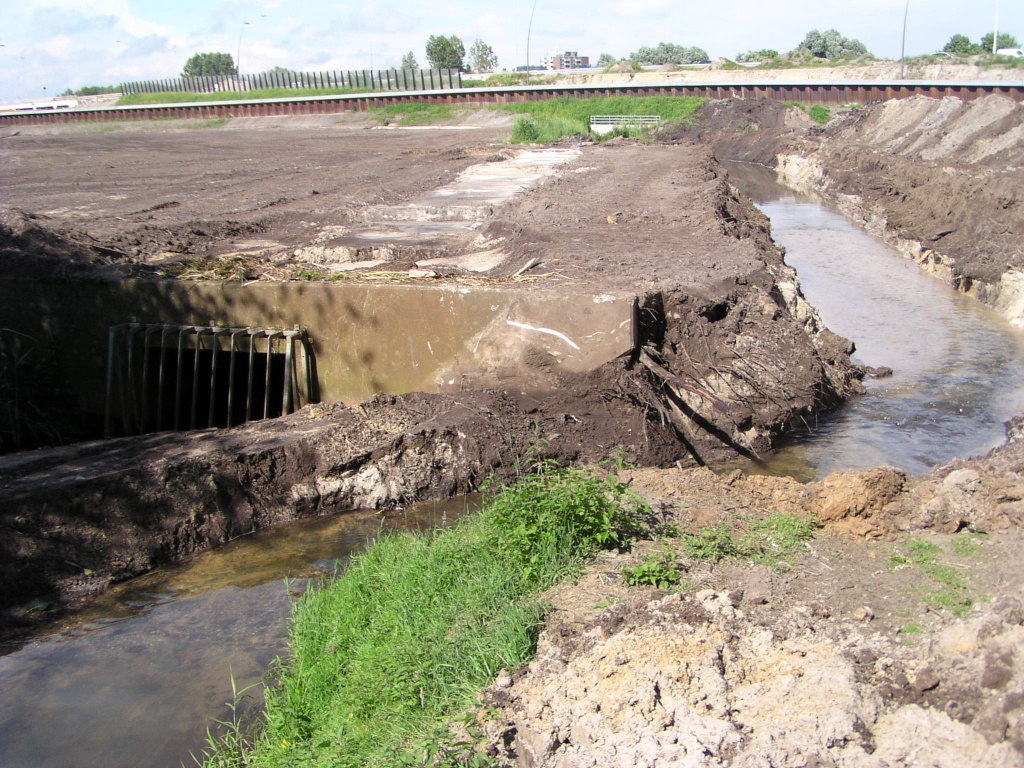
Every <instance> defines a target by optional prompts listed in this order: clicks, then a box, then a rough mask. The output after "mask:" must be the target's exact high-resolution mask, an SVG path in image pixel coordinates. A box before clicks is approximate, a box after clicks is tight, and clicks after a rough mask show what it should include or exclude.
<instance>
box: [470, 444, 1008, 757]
mask: <svg viewBox="0 0 1024 768" xmlns="http://www.w3.org/2000/svg"><path fill="white" fill-rule="evenodd" d="M1022 458H1024V447H1022V445H1021V444H1020V443H1019V442H1018V443H1011V444H1009V445H1007V446H1004V447H1002V448H999V449H996V450H995V451H993V452H992V453H991V454H989V455H988V456H986V457H984V458H982V459H978V460H974V461H966V462H965V461H957V462H953V463H952V464H950V465H948V466H946V467H942V468H938V469H936V470H934V471H933V472H931V473H929V474H928V475H926V476H923V477H920V478H908V477H906V476H905V475H903V473H900V472H898V471H896V470H892V469H888V468H879V469H874V470H867V471H865V472H861V473H837V474H835V475H832V476H829V477H828V478H826V479H825V480H823V481H822V482H820V483H813V484H810V485H808V486H803V485H801V484H799V483H796V482H794V481H791V480H787V479H780V478H768V477H756V476H752V477H745V476H743V475H742V473H740V472H734V473H732V474H730V475H726V476H717V475H714V474H713V473H711V472H709V471H708V470H703V469H701V470H684V471H671V470H669V471H664V470H661V471H656V470H638V471H636V472H634V473H632V474H631V475H628V476H627V479H628V480H629V482H631V484H632V487H633V489H634V490H636V491H638V492H639V493H641V494H642V495H643V496H645V497H647V498H648V500H649V501H651V503H652V504H653V505H654V506H655V508H656V509H660V510H661V512H662V514H663V515H664V516H665V519H666V520H669V521H674V522H675V523H676V524H677V525H678V526H679V527H680V529H681V530H682V531H684V532H686V531H689V532H692V533H697V532H699V531H701V530H703V529H705V528H706V527H708V526H711V525H719V524H725V525H728V526H730V528H731V529H732V530H733V531H734V532H736V533H737V534H738V533H739V532H741V531H742V530H743V529H744V526H746V525H749V522H748V521H749V520H751V519H757V518H764V517H766V516H768V515H771V514H776V513H785V514H792V515H795V516H798V517H799V516H806V515H808V514H814V515H816V516H817V518H818V519H819V520H821V521H823V523H824V529H823V531H822V532H821V533H820V534H819V535H818V536H816V537H815V538H814V539H812V540H811V541H809V542H807V543H806V545H805V546H806V550H805V551H804V552H803V553H802V554H798V555H797V556H796V557H795V558H794V559H793V560H792V561H791V562H789V563H781V564H780V565H779V566H777V567H769V566H768V565H754V564H752V563H748V562H743V561H732V562H730V561H728V560H725V561H722V562H718V563H716V564H709V563H707V562H697V561H694V560H693V559H692V558H690V557H689V556H687V554H686V553H685V551H684V550H683V548H682V547H681V546H680V541H679V540H678V539H674V538H671V537H670V538H667V539H664V540H662V541H659V542H648V543H645V544H643V545H642V546H639V547H637V548H635V549H634V550H633V551H631V552H628V553H620V554H608V555H605V556H603V557H601V558H600V559H599V560H598V561H597V562H595V563H594V564H593V565H591V566H590V567H589V568H588V570H587V572H586V573H585V574H584V576H583V577H582V578H581V579H580V580H579V581H578V582H577V583H575V584H572V585H562V586H559V587H557V588H556V589H554V590H552V593H551V594H550V595H549V597H550V599H551V600H552V602H553V604H554V606H555V607H554V610H553V612H552V613H551V614H550V615H549V619H548V625H547V629H546V630H545V632H544V634H543V635H542V637H541V640H540V644H539V648H538V654H537V658H536V659H535V660H534V661H533V662H531V664H530V665H529V666H528V667H527V668H526V669H521V670H515V671H513V674H511V675H509V674H502V675H499V677H498V679H497V681H496V683H495V684H494V685H493V686H492V687H491V688H489V689H488V690H487V691H485V692H484V693H483V695H482V701H483V703H484V704H485V705H487V706H489V707H492V709H490V710H487V709H484V710H481V713H480V716H481V718H482V722H483V723H484V725H485V729H486V730H487V731H488V732H489V734H490V741H489V742H488V743H487V745H486V747H487V749H488V750H489V752H490V754H492V755H493V756H495V757H496V758H498V760H499V762H501V763H502V764H504V763H506V762H510V761H513V760H514V761H516V765H529V766H556V765H557V766H598V765H643V766H651V767H653V766H668V765H687V766H725V765H730V766H735V765H743V766H747V765H750V766H754V765H772V766H794V767H795V766H807V765H815V766H850V767H852V766H864V767H865V768H867V767H868V766H871V767H872V768H884V767H888V766H909V765H922V764H926V765H932V766H950V768H952V766H962V765H992V766H1019V765H1022V764H1024V730H1022V728H1024V706H1022V705H1024V696H1022V693H1024V665H1022V664H1021V661H1020V659H1019V655H1018V649H1019V648H1020V647H1021V642H1022V640H1024V628H1022V626H1021V625H1022V623H1024V612H1022V607H1024V605H1022V603H1021V601H1020V594H1021V588H1022V586H1024V583H1022V575H1021V571H1020V568H1019V552H1020V546H1021V543H1022V539H1021V537H1022V532H1021V527H1020V524H1021V521H1022V516H1021V514H1020V510H1019V507H1020V502H1019V499H1020V498H1021V496H1022V495H1024V484H1022V482H1021V479H1020V474H1019V471H1020V467H1021V461H1022ZM958 530H959V531H960V532H959V533H957V531H958ZM983 530H984V531H986V533H985V534H980V533H976V532H980V531H983ZM922 546H923V547H926V548H928V551H929V552H930V553H932V554H931V555H930V557H932V558H933V560H932V562H930V563H923V564H922V562H920V561H913V560H912V558H911V554H910V553H911V552H912V551H920V548H921V547H922ZM914 547H917V549H913V548H914ZM666 552H668V553H669V554H670V557H672V558H673V559H675V561H676V563H677V565H678V567H679V568H680V569H681V570H682V573H683V575H684V585H683V587H682V588H681V589H680V590H679V591H674V593H670V594H668V595H666V592H665V591H664V590H661V591H659V590H655V589H652V588H636V587H628V586H626V585H625V584H624V583H623V579H622V575H621V573H622V569H623V568H624V567H626V566H631V565H636V564H637V563H639V562H641V561H642V560H644V559H645V558H648V557H650V556H662V557H663V556H664V555H665V553H666ZM943 579H945V581H943ZM950 584H955V585H956V586H955V587H950ZM972 604H973V608H972V607H971V606H972ZM961 616H962V618H960V617H961Z"/></svg>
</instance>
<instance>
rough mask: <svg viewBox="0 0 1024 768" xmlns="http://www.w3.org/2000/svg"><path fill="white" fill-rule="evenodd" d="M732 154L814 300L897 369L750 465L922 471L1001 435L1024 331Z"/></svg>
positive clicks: (869, 356)
mask: <svg viewBox="0 0 1024 768" xmlns="http://www.w3.org/2000/svg"><path fill="white" fill-rule="evenodd" d="M726 165H727V167H728V169H729V175H730V177H731V179H732V180H733V183H734V184H736V185H737V186H738V187H739V188H740V189H742V190H743V191H744V192H746V193H747V194H749V195H750V196H751V197H753V198H754V200H755V202H756V203H757V205H758V207H759V208H760V209H761V210H762V211H764V213H765V214H766V215H767V216H768V217H769V218H770V219H771V221H772V232H773V237H774V238H775V240H776V241H777V242H778V243H780V244H781V245H783V246H785V248H786V262H787V263H788V264H790V265H791V266H793V267H795V268H796V270H797V273H798V275H799V277H800V281H801V284H802V286H803V291H804V294H805V295H806V297H807V300H808V301H809V302H810V303H811V304H812V305H814V306H815V307H817V309H818V311H819V312H820V314H821V317H822V319H823V320H824V322H825V324H826V325H827V326H828V327H829V328H831V329H832V330H833V331H835V332H836V333H838V334H840V335H842V336H846V337H847V338H850V339H852V340H853V341H854V342H855V343H856V345H857V352H856V353H855V354H854V356H853V357H854V360H855V361H856V362H859V363H862V364H864V365H869V366H872V367H877V366H888V367H890V368H892V369H893V371H894V374H893V376H892V377H891V378H888V379H878V380H875V379H868V380H866V381H865V384H866V386H867V388H868V392H867V394H866V395H864V396H863V397H859V398H854V399H853V400H851V401H850V402H849V403H848V404H847V405H845V406H844V407H843V408H841V409H839V410H838V411H837V412H835V413H833V414H831V415H828V416H825V417H822V418H820V419H819V420H818V422H817V423H816V424H813V425H811V426H810V427H809V428H808V429H805V430H801V431H799V432H797V433H796V434H794V435H793V437H792V439H791V440H790V441H789V443H788V444H787V445H784V446H782V447H781V449H780V450H779V451H778V452H777V453H776V454H775V455H774V456H773V457H772V458H771V459H770V460H769V461H768V462H767V467H766V468H762V469H757V468H754V467H747V469H749V471H752V472H757V471H761V472H764V471H767V472H770V473H771V474H785V475H790V476H793V477H796V478H798V479H801V480H807V479H815V478H820V477H823V476H824V475H827V474H828V473H829V472H832V471H835V470H841V469H865V468H868V467H873V466H877V465H879V464H889V465H892V466H896V467H900V468H902V469H905V470H907V471H908V472H911V473H920V472H925V471H927V470H928V469H930V468H932V467H934V466H937V465H940V464H944V463H946V462H948V461H950V460H951V459H953V458H956V457H963V458H966V457H969V456H976V455H979V454H983V453H985V452H986V451H988V450H989V449H991V448H993V447H995V446H997V445H999V444H1001V443H1002V442H1003V441H1004V439H1005V433H1004V428H1003V422H1005V421H1006V420H1008V419H1009V418H1010V417H1012V416H1013V415H1015V414H1017V413H1020V412H1021V411H1024V335H1022V334H1021V333H1020V332H1019V331H1017V330H1016V329H1014V328H1013V327H1011V326H1010V324H1009V323H1008V322H1007V321H1006V320H1005V319H1004V318H1003V317H1002V316H1001V315H999V314H998V313H997V312H995V311H994V310H991V309H989V308H988V307H985V306H983V305H982V304H981V303H980V302H978V301H975V300H974V299H971V298H969V297H967V296H965V295H963V294H961V293H958V292H957V291H954V290H953V289H952V288H950V287H949V286H948V285H946V284H945V283H942V282H941V281H939V280H937V279H936V278H934V277H931V276H929V275H927V274H925V273H924V272H922V271H921V270H920V269H919V268H918V267H917V265H915V264H914V263H913V262H912V261H910V260H908V259H905V258H903V257H902V256H901V255H900V254H898V253H897V252H896V251H894V250H893V249H892V248H890V247H889V246H887V245H886V244H885V243H883V242H882V241H880V240H878V239H876V238H874V237H872V236H870V235H868V234H867V233H865V232H864V231H863V230H861V229H859V228H858V227H856V226H855V225H853V224H852V223H850V222H849V221H848V220H847V219H846V218H845V217H844V216H842V215H840V214H838V213H836V212H834V211H832V210H830V209H828V208H827V207H825V206H823V205H821V204H820V203H818V202H815V201H813V200H810V199H808V198H803V197H800V196H798V195H796V194H794V193H793V192H792V191H791V190H788V189H787V188H785V187H783V186H781V185H779V184H777V183H775V181H774V174H773V173H772V172H771V171H769V170H768V169H764V168H760V167H758V166H751V165H742V164H737V163H727V164H726Z"/></svg>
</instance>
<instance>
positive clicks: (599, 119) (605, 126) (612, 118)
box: [590, 115, 661, 134]
mask: <svg viewBox="0 0 1024 768" xmlns="http://www.w3.org/2000/svg"><path fill="white" fill-rule="evenodd" d="M659 123H661V115H591V116H590V130H591V132H592V133H602V134H603V133H611V132H612V131H614V130H615V129H616V128H621V127H623V126H625V127H629V128H643V127H645V126H654V125H658V124H659Z"/></svg>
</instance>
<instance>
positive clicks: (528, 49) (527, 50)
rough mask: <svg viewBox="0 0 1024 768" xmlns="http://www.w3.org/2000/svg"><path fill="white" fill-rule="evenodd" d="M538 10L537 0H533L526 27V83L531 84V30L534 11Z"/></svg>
mask: <svg viewBox="0 0 1024 768" xmlns="http://www.w3.org/2000/svg"><path fill="white" fill-rule="evenodd" d="M536 10H537V0H533V9H532V10H531V11H530V23H529V25H528V26H527V27H526V84H527V85H529V84H530V30H532V29H533V13H534V11H536Z"/></svg>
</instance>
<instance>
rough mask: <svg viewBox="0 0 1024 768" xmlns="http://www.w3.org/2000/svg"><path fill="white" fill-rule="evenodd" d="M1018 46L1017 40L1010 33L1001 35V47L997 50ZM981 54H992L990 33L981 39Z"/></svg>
mask: <svg viewBox="0 0 1024 768" xmlns="http://www.w3.org/2000/svg"><path fill="white" fill-rule="evenodd" d="M1017 46H1018V43H1017V38H1016V37H1014V36H1013V35H1011V34H1010V33H1009V32H1000V33H999V45H997V46H996V47H997V48H1016V47H1017ZM980 53H992V33H991V32H989V33H988V34H986V35H985V36H984V37H982V38H981V51H980Z"/></svg>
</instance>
